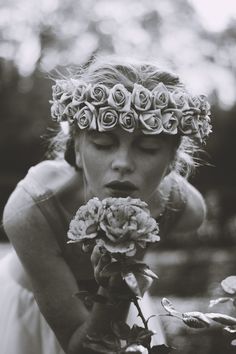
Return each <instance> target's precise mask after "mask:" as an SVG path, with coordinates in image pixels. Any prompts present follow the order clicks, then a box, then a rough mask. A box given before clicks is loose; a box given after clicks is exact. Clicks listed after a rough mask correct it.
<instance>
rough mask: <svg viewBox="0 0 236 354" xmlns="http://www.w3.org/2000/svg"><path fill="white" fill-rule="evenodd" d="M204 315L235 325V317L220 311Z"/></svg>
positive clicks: (228, 324) (221, 322)
mask: <svg viewBox="0 0 236 354" xmlns="http://www.w3.org/2000/svg"><path fill="white" fill-rule="evenodd" d="M205 315H206V316H207V317H208V318H210V319H211V320H213V321H215V322H218V323H220V324H223V325H227V326H232V325H236V318H235V317H231V316H228V315H224V314H222V313H205Z"/></svg>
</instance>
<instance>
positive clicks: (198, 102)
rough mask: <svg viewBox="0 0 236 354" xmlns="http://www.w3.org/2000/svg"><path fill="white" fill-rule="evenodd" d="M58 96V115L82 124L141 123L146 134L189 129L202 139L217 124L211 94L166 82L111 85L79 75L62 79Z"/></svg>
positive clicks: (106, 126)
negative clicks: (193, 93) (151, 86)
mask: <svg viewBox="0 0 236 354" xmlns="http://www.w3.org/2000/svg"><path fill="white" fill-rule="evenodd" d="M52 97H53V100H52V101H50V103H52V107H51V115H52V119H53V120H54V121H56V122H62V121H68V122H69V124H77V125H78V127H79V128H80V129H90V130H91V129H92V130H98V131H99V132H104V131H109V130H112V129H114V128H116V127H121V128H122V129H124V130H126V131H128V132H133V131H134V130H135V129H140V130H141V131H142V132H143V133H144V134H152V135H155V134H160V133H165V134H171V135H175V134H180V135H188V136H191V137H195V138H197V139H199V140H200V141H201V142H202V141H204V139H205V138H206V137H207V136H208V135H209V133H210V132H211V128H212V127H211V125H210V121H211V119H210V116H209V115H210V104H209V103H208V101H207V100H206V96H205V95H199V96H191V95H190V94H188V93H186V91H184V89H182V88H180V87H176V88H173V87H171V86H166V85H164V84H163V83H162V82H160V83H159V84H158V85H157V86H156V87H155V88H154V89H153V90H152V91H150V90H148V89H147V88H145V87H144V86H142V85H139V84H136V83H135V84H134V86H133V90H132V92H130V91H128V90H127V89H126V88H125V86H124V85H122V84H116V85H114V86H113V87H111V88H108V87H107V86H105V85H103V84H99V83H98V84H93V85H92V84H87V83H85V82H82V81H80V80H76V79H69V80H57V81H56V84H55V85H54V86H53V87H52Z"/></svg>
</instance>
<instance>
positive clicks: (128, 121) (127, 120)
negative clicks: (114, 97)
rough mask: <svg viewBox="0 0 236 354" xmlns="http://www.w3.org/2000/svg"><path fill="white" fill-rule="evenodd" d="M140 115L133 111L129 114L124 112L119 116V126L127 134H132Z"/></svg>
mask: <svg viewBox="0 0 236 354" xmlns="http://www.w3.org/2000/svg"><path fill="white" fill-rule="evenodd" d="M137 122H138V114H137V113H136V112H135V111H134V110H133V109H131V110H130V111H129V112H122V113H120V114H119V124H120V126H121V128H123V129H124V130H126V131H127V132H130V133H132V132H133V131H134V129H135V128H136V126H137Z"/></svg>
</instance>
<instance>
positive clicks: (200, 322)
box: [182, 311, 211, 328]
mask: <svg viewBox="0 0 236 354" xmlns="http://www.w3.org/2000/svg"><path fill="white" fill-rule="evenodd" d="M182 317H183V318H182V320H183V322H184V323H185V324H186V325H187V326H188V327H191V328H205V327H209V326H210V324H211V322H210V321H209V319H208V318H207V316H206V315H204V314H203V313H202V312H198V311H194V312H185V313H183V314H182Z"/></svg>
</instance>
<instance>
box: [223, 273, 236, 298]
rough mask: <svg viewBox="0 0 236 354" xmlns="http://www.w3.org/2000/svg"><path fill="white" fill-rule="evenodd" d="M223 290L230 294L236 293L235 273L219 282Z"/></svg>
mask: <svg viewBox="0 0 236 354" xmlns="http://www.w3.org/2000/svg"><path fill="white" fill-rule="evenodd" d="M221 286H222V288H223V290H224V291H225V292H226V293H228V294H231V295H235V294H236V275H231V276H229V277H227V278H225V279H224V280H222V282H221Z"/></svg>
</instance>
